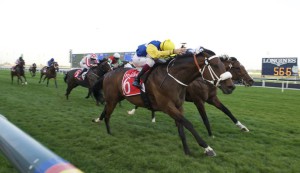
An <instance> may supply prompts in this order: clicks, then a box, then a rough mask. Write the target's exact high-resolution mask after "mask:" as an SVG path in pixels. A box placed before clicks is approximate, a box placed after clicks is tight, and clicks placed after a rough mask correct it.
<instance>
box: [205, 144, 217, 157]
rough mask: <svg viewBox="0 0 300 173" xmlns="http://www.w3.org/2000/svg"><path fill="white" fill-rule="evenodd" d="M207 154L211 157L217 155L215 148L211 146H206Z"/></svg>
mask: <svg viewBox="0 0 300 173" xmlns="http://www.w3.org/2000/svg"><path fill="white" fill-rule="evenodd" d="M204 153H205V155H206V156H209V157H213V156H216V155H217V154H216V153H215V152H214V150H213V149H212V148H210V146H208V147H207V148H205V151H204Z"/></svg>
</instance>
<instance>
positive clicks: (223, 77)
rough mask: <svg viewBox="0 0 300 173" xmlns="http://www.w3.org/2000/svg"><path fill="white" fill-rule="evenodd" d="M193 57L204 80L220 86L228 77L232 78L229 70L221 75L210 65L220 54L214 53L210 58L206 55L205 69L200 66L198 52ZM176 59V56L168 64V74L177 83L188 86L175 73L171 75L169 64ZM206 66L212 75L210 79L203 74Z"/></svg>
mask: <svg viewBox="0 0 300 173" xmlns="http://www.w3.org/2000/svg"><path fill="white" fill-rule="evenodd" d="M193 57H194V63H195V65H196V66H197V68H198V71H199V73H200V74H201V77H202V79H203V80H204V81H207V82H209V83H211V84H213V85H215V86H218V85H219V84H220V82H221V81H223V80H226V79H230V78H231V77H232V75H231V73H230V72H229V71H226V72H224V73H222V74H221V75H220V77H219V76H218V75H217V74H216V73H215V71H214V70H213V68H212V67H211V65H210V61H211V60H212V59H214V58H216V57H218V56H216V55H214V56H211V57H209V58H207V57H205V60H204V62H205V65H204V67H203V69H201V67H200V66H199V63H198V61H197V57H196V54H195V53H194V55H193ZM174 60H175V58H174V59H172V60H171V61H170V62H169V63H168V65H167V74H168V76H170V77H171V78H173V79H174V80H175V81H176V82H177V83H179V84H181V85H183V86H188V85H187V84H185V83H183V82H181V81H180V80H178V79H177V78H175V77H174V76H173V75H171V74H170V73H169V66H170V64H171V63H172V62H173V61H174ZM206 68H207V69H208V71H209V73H210V76H211V78H212V80H208V79H205V78H204V75H203V74H204V71H205V69H206Z"/></svg>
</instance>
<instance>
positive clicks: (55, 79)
mask: <svg viewBox="0 0 300 173" xmlns="http://www.w3.org/2000/svg"><path fill="white" fill-rule="evenodd" d="M54 83H55V87H56V88H57V81H56V78H54Z"/></svg>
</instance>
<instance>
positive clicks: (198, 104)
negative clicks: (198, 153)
mask: <svg viewBox="0 0 300 173" xmlns="http://www.w3.org/2000/svg"><path fill="white" fill-rule="evenodd" d="M194 104H195V105H196V107H197V109H198V112H199V114H200V116H201V118H202V121H203V123H204V125H205V127H206V130H207V132H208V135H209V136H210V137H213V135H212V132H211V128H210V124H209V120H208V118H207V114H206V111H205V107H204V103H203V102H202V101H198V102H194Z"/></svg>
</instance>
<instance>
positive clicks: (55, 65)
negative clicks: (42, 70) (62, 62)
mask: <svg viewBox="0 0 300 173" xmlns="http://www.w3.org/2000/svg"><path fill="white" fill-rule="evenodd" d="M51 66H53V68H54V69H55V70H56V71H58V70H59V65H58V63H57V62H52V64H51Z"/></svg>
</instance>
